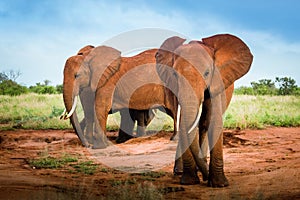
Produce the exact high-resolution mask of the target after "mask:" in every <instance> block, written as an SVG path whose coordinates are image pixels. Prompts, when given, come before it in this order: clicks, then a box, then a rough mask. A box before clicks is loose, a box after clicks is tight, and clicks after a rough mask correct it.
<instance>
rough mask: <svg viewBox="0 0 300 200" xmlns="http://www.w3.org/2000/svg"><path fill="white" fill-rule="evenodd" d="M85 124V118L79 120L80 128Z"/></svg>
mask: <svg viewBox="0 0 300 200" xmlns="http://www.w3.org/2000/svg"><path fill="white" fill-rule="evenodd" d="M85 125H86V123H85V118H83V119H82V120H81V122H80V127H81V129H82V130H84V129H85Z"/></svg>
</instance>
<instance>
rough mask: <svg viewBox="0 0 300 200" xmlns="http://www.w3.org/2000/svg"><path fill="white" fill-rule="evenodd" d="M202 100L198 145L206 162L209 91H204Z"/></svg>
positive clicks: (209, 104) (204, 177)
mask: <svg viewBox="0 0 300 200" xmlns="http://www.w3.org/2000/svg"><path fill="white" fill-rule="evenodd" d="M204 96H205V97H204V101H203V104H202V113H201V117H200V121H199V145H200V151H201V155H202V156H203V159H204V161H205V162H206V163H207V154H208V127H209V122H210V117H211V109H210V107H211V101H210V98H209V92H208V91H206V92H205V94H204ZM201 173H202V177H203V180H204V181H206V180H207V178H208V175H207V174H203V172H201Z"/></svg>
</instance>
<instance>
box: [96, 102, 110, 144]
mask: <svg viewBox="0 0 300 200" xmlns="http://www.w3.org/2000/svg"><path fill="white" fill-rule="evenodd" d="M100 102H101V101H96V102H95V104H96V106H95V108H96V112H95V116H94V119H95V120H94V121H95V124H94V138H93V149H102V148H106V147H107V146H108V145H109V143H108V140H107V137H106V134H105V133H106V121H107V117H108V112H109V110H110V109H109V108H110V106H107V107H105V106H103V105H109V104H108V103H107V104H103V102H102V104H100ZM107 102H108V101H107Z"/></svg>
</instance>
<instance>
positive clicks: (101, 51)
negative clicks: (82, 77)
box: [84, 46, 121, 91]
mask: <svg viewBox="0 0 300 200" xmlns="http://www.w3.org/2000/svg"><path fill="white" fill-rule="evenodd" d="M120 64H121V52H120V51H118V50H116V49H114V48H112V47H107V46H98V47H96V48H94V49H93V50H92V51H91V52H90V53H89V55H88V56H87V57H86V59H85V61H84V65H85V66H88V67H89V70H90V86H91V89H92V90H93V91H96V89H97V88H99V87H102V86H104V85H105V84H106V82H107V81H108V79H109V78H110V77H112V76H113V75H114V74H115V73H116V72H117V71H118V70H119V68H120Z"/></svg>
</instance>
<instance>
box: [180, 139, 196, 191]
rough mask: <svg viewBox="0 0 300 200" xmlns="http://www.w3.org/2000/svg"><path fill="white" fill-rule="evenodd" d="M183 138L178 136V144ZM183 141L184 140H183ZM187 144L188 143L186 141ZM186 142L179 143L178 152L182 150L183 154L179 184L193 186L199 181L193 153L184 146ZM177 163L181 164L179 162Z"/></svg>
mask: <svg viewBox="0 0 300 200" xmlns="http://www.w3.org/2000/svg"><path fill="white" fill-rule="evenodd" d="M182 139H183V138H182V137H180V136H179V142H180V141H181V140H182ZM183 140H184V139H183ZM186 142H187V143H188V141H186ZM186 142H180V143H181V145H180V147H179V148H180V150H181V151H182V150H184V149H185V150H184V153H183V154H182V158H181V159H182V165H183V170H182V176H181V179H180V184H182V185H195V184H198V183H200V179H199V177H198V175H197V165H196V162H195V159H194V156H193V153H192V151H191V149H190V148H189V147H188V148H186V147H187V146H186V145H185V144H184V143H186ZM178 162H181V161H180V160H179V161H178Z"/></svg>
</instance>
